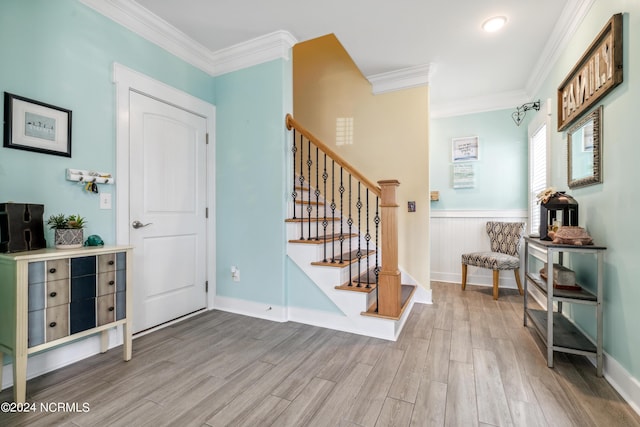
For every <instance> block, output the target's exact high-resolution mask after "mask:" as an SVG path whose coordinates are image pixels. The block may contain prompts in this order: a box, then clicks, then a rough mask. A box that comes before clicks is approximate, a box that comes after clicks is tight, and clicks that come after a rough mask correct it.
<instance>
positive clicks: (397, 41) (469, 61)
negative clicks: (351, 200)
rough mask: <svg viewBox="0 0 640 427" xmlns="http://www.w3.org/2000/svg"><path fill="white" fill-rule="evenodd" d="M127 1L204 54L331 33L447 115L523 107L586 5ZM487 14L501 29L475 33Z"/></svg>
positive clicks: (528, 0)
mask: <svg viewBox="0 0 640 427" xmlns="http://www.w3.org/2000/svg"><path fill="white" fill-rule="evenodd" d="M136 2H137V3H138V4H139V5H140V6H142V7H143V8H145V9H147V10H148V11H150V12H151V13H153V14H155V15H157V17H160V18H161V19H162V20H164V21H166V22H168V23H169V24H170V25H172V26H173V27H175V28H177V29H178V30H179V31H181V32H182V33H184V34H185V35H186V36H188V37H189V38H191V39H193V40H195V41H196V42H198V43H199V44H200V45H202V46H204V47H205V48H207V49H208V50H209V51H211V52H216V51H219V50H221V49H225V48H228V47H230V46H233V45H236V44H238V43H242V42H246V41H248V40H251V39H254V38H256V37H260V36H263V35H265V34H269V33H273V32H275V31H279V30H284V31H287V32H289V33H290V34H291V35H292V36H293V37H294V38H295V39H296V40H297V41H298V42H302V41H306V40H310V39H313V38H316V37H319V36H323V35H326V34H329V33H334V34H335V35H336V37H337V38H338V40H340V42H341V43H342V44H343V46H344V47H345V49H346V50H347V52H348V53H349V54H350V55H351V57H352V58H353V60H354V61H355V63H356V65H357V66H358V67H359V68H360V70H361V71H362V73H363V74H364V75H365V76H367V77H368V78H369V77H371V76H374V75H378V74H381V73H388V72H394V71H398V70H403V69H408V68H412V67H419V66H425V65H428V67H426V68H427V69H428V70H429V76H428V82H429V85H430V88H431V89H430V102H431V109H432V112H435V113H439V115H453V114H461V113H465V112H474V110H477V109H484V110H489V109H496V108H510V107H512V106H513V107H515V106H516V105H518V104H520V103H522V102H527V101H530V99H527V98H528V97H529V96H531V95H532V94H534V93H535V92H536V91H537V90H538V87H537V85H539V84H541V82H542V79H543V78H544V77H545V72H544V71H545V69H546V68H547V67H546V66H547V64H549V65H550V62H551V61H552V60H553V59H554V53H555V52H556V51H558V50H559V49H560V48H561V45H562V42H563V40H565V39H566V38H567V34H568V33H570V32H571V31H572V28H575V27H576V26H577V24H578V23H579V22H576V21H579V20H581V19H582V17H583V16H584V14H585V13H586V12H587V11H588V8H589V7H590V5H591V4H592V3H593V0H448V1H443V0H394V1H389V0H320V1H318V0H316V1H310V0H268V1H265V0H137V1H136ZM496 15H503V16H506V17H507V24H506V26H505V27H504V28H503V29H502V30H501V31H499V32H497V33H486V32H484V31H483V30H482V29H481V24H482V23H483V22H484V21H485V20H486V19H487V18H489V17H492V16H496ZM423 69H424V67H423ZM436 115H438V114H436Z"/></svg>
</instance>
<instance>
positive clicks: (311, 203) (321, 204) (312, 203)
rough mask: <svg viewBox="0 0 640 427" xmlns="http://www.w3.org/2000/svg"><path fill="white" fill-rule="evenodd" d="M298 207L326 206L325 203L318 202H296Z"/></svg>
mask: <svg viewBox="0 0 640 427" xmlns="http://www.w3.org/2000/svg"><path fill="white" fill-rule="evenodd" d="M296 205H314V206H324V202H316V201H315V200H311V201H309V200H296Z"/></svg>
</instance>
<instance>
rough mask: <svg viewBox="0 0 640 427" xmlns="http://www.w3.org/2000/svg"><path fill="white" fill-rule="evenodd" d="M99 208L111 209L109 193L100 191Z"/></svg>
mask: <svg viewBox="0 0 640 427" xmlns="http://www.w3.org/2000/svg"><path fill="white" fill-rule="evenodd" d="M100 209H111V193H100Z"/></svg>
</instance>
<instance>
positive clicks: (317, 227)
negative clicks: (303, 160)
mask: <svg viewBox="0 0 640 427" xmlns="http://www.w3.org/2000/svg"><path fill="white" fill-rule="evenodd" d="M318 152H319V149H318V147H316V191H315V192H314V194H315V196H316V242H319V241H320V222H319V221H320V179H319V178H318V173H319V169H320V162H319V161H318V154H319V153H318Z"/></svg>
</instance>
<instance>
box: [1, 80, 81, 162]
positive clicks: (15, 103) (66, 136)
mask: <svg viewBox="0 0 640 427" xmlns="http://www.w3.org/2000/svg"><path fill="white" fill-rule="evenodd" d="M4 146H5V147H8V148H17V149H19V150H27V151H35V152H38V153H46V154H54V155H56V156H64V157H71V110H66V109H64V108H60V107H56V106H54V105H49V104H45V103H44V102H39V101H35V100H33V99H28V98H23V97H21V96H18V95H13V94H11V93H8V92H5V93H4Z"/></svg>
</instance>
